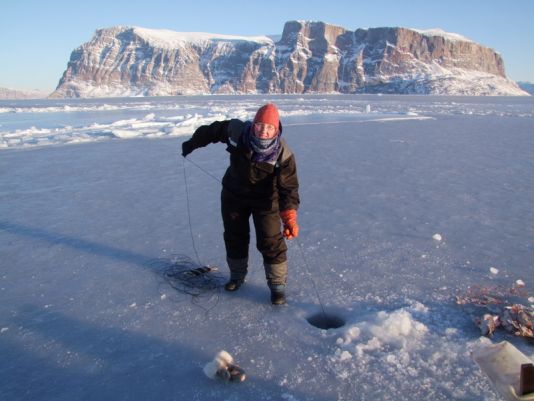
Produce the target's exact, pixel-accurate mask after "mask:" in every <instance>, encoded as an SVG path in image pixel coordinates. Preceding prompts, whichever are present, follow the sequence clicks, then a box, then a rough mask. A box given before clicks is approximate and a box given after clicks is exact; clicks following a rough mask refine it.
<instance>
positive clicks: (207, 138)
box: [190, 119, 300, 211]
mask: <svg viewBox="0 0 534 401" xmlns="http://www.w3.org/2000/svg"><path fill="white" fill-rule="evenodd" d="M251 125H252V124H251V122H250V121H247V122H243V121H241V120H237V119H233V120H226V121H216V122H214V123H212V124H210V125H203V126H201V127H199V128H198V129H197V130H196V131H195V133H194V134H193V136H192V138H191V139H190V144H191V147H192V149H191V150H193V149H196V148H199V147H203V146H206V145H208V144H209V143H217V142H222V143H225V144H226V145H227V148H226V150H227V151H228V152H230V166H229V167H228V169H227V170H226V173H225V175H224V177H223V180H222V184H223V188H224V190H226V191H227V192H228V193H229V195H231V196H232V197H234V198H236V199H244V200H248V201H254V202H255V203H256V204H257V205H258V206H260V205H265V208H266V209H268V210H273V209H275V208H273V206H274V204H275V203H276V202H277V203H278V204H279V210H280V211H282V210H288V209H298V206H299V203H300V200H299V194H298V187H299V184H298V178H297V168H296V163H295V156H294V155H293V153H292V152H291V150H290V149H289V147H288V146H287V144H286V142H285V140H284V139H282V138H280V150H279V154H278V158H277V159H276V162H274V163H269V162H255V161H253V160H252V151H251V150H250V149H249V148H248V146H247V145H246V144H244V143H243V140H242V136H243V133H244V132H245V130H249V129H252V127H251ZM279 130H280V135H281V133H282V124H280V126H279Z"/></svg>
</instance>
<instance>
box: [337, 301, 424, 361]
mask: <svg viewBox="0 0 534 401" xmlns="http://www.w3.org/2000/svg"><path fill="white" fill-rule="evenodd" d="M420 310H422V311H424V312H425V313H426V311H427V310H426V307H424V306H423V305H420ZM427 332H428V328H427V327H426V326H425V325H424V324H423V323H421V322H418V321H417V320H415V319H414V317H413V316H412V314H411V313H410V310H408V309H405V308H402V309H399V310H396V311H393V312H391V313H388V312H385V311H380V312H378V313H377V314H376V315H375V316H374V317H373V318H372V319H370V320H369V321H363V322H359V323H356V324H354V325H351V326H350V327H348V328H347V330H346V331H345V333H344V335H343V337H342V338H339V339H338V340H337V344H338V345H341V346H342V347H341V348H339V349H338V350H337V351H336V355H338V356H340V357H341V358H343V359H347V358H348V357H349V354H350V353H351V352H352V353H353V354H354V355H356V356H358V358H362V357H364V356H365V354H366V353H369V352H373V351H377V352H381V353H384V352H385V353H386V354H387V355H386V359H387V360H388V361H393V360H395V359H398V357H401V359H404V360H406V357H407V356H408V354H409V352H410V351H412V350H414V349H417V348H418V347H419V344H420V343H421V339H422V338H423V337H424V336H425V334H426V333H427ZM395 354H397V355H395Z"/></svg>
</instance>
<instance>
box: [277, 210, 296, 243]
mask: <svg viewBox="0 0 534 401" xmlns="http://www.w3.org/2000/svg"><path fill="white" fill-rule="evenodd" d="M280 218H281V219H282V223H283V224H284V231H283V232H282V234H283V235H284V237H286V238H287V239H293V238H296V237H298V235H299V225H298V224H297V211H296V210H295V209H289V210H284V211H282V212H280Z"/></svg>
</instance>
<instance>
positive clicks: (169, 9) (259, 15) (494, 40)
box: [0, 0, 534, 91]
mask: <svg viewBox="0 0 534 401" xmlns="http://www.w3.org/2000/svg"><path fill="white" fill-rule="evenodd" d="M533 16H534V0H509V1H506V2H505V1H502V0H442V1H432V0H376V1H372V0H371V1H370V0H363V1H360V0H322V1H316V0H306V1H304V0H271V1H267V0H263V1H254V0H248V1H246V0H245V1H242V0H236V1H226V0H219V1H217V0H214V1H208V0H187V1H181V0H174V1H171V0H169V1H164V0H144V1H138V0H129V1H123V0H117V1H114V0H106V1H103V0H91V1H83V2H77V1H75V0H70V1H61V0H47V1H45V0H1V3H0V60H1V62H0V87H8V88H13V89H40V90H43V91H52V90H53V89H55V87H56V85H57V84H58V82H59V79H60V78H61V75H62V74H63V72H64V70H65V69H66V67H67V62H68V60H69V58H70V53H71V52H72V50H74V49H75V48H76V47H78V46H80V45H81V44H82V43H84V42H87V41H89V40H90V39H91V37H92V36H93V33H94V32H95V30H96V29H98V28H105V27H110V26H113V25H134V26H142V27H146V28H162V29H172V30H175V31H183V32H211V33H221V34H234V35H247V36H248V35H271V34H281V33H282V29H283V26H284V23H285V22H286V21H289V20H295V19H304V20H314V21H324V22H328V23H332V24H335V25H340V26H342V27H344V28H346V29H350V30H354V29H357V28H370V27H380V26H402V27H409V28H419V29H428V28H442V29H444V30H446V31H448V32H454V33H459V34H461V35H463V36H465V37H467V38H469V39H472V40H474V41H476V42H479V43H481V44H483V45H484V46H487V47H490V48H492V49H495V50H496V51H497V52H499V53H500V54H501V55H502V57H503V58H504V61H505V67H506V73H507V75H508V77H509V78H511V79H513V80H516V81H530V82H534V17H533Z"/></svg>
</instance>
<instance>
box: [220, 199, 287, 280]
mask: <svg viewBox="0 0 534 401" xmlns="http://www.w3.org/2000/svg"><path fill="white" fill-rule="evenodd" d="M221 213H222V218H223V223H224V244H225V246H226V257H227V260H228V265H229V267H230V272H231V274H232V277H233V278H236V279H242V278H244V276H245V275H246V266H247V261H248V251H249V243H250V225H249V219H250V216H252V219H253V221H254V228H255V230H256V247H257V248H258V251H260V253H261V254H262V256H263V264H264V267H265V275H266V278H267V281H268V282H269V284H285V282H286V278H287V256H286V252H287V246H286V243H285V241H284V238H283V236H282V229H281V222H280V215H279V209H278V202H277V201H276V200H274V201H273V200H244V199H240V198H237V197H236V196H234V195H233V194H231V193H229V192H228V191H226V190H224V189H223V191H222V194H221ZM232 267H234V269H232Z"/></svg>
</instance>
